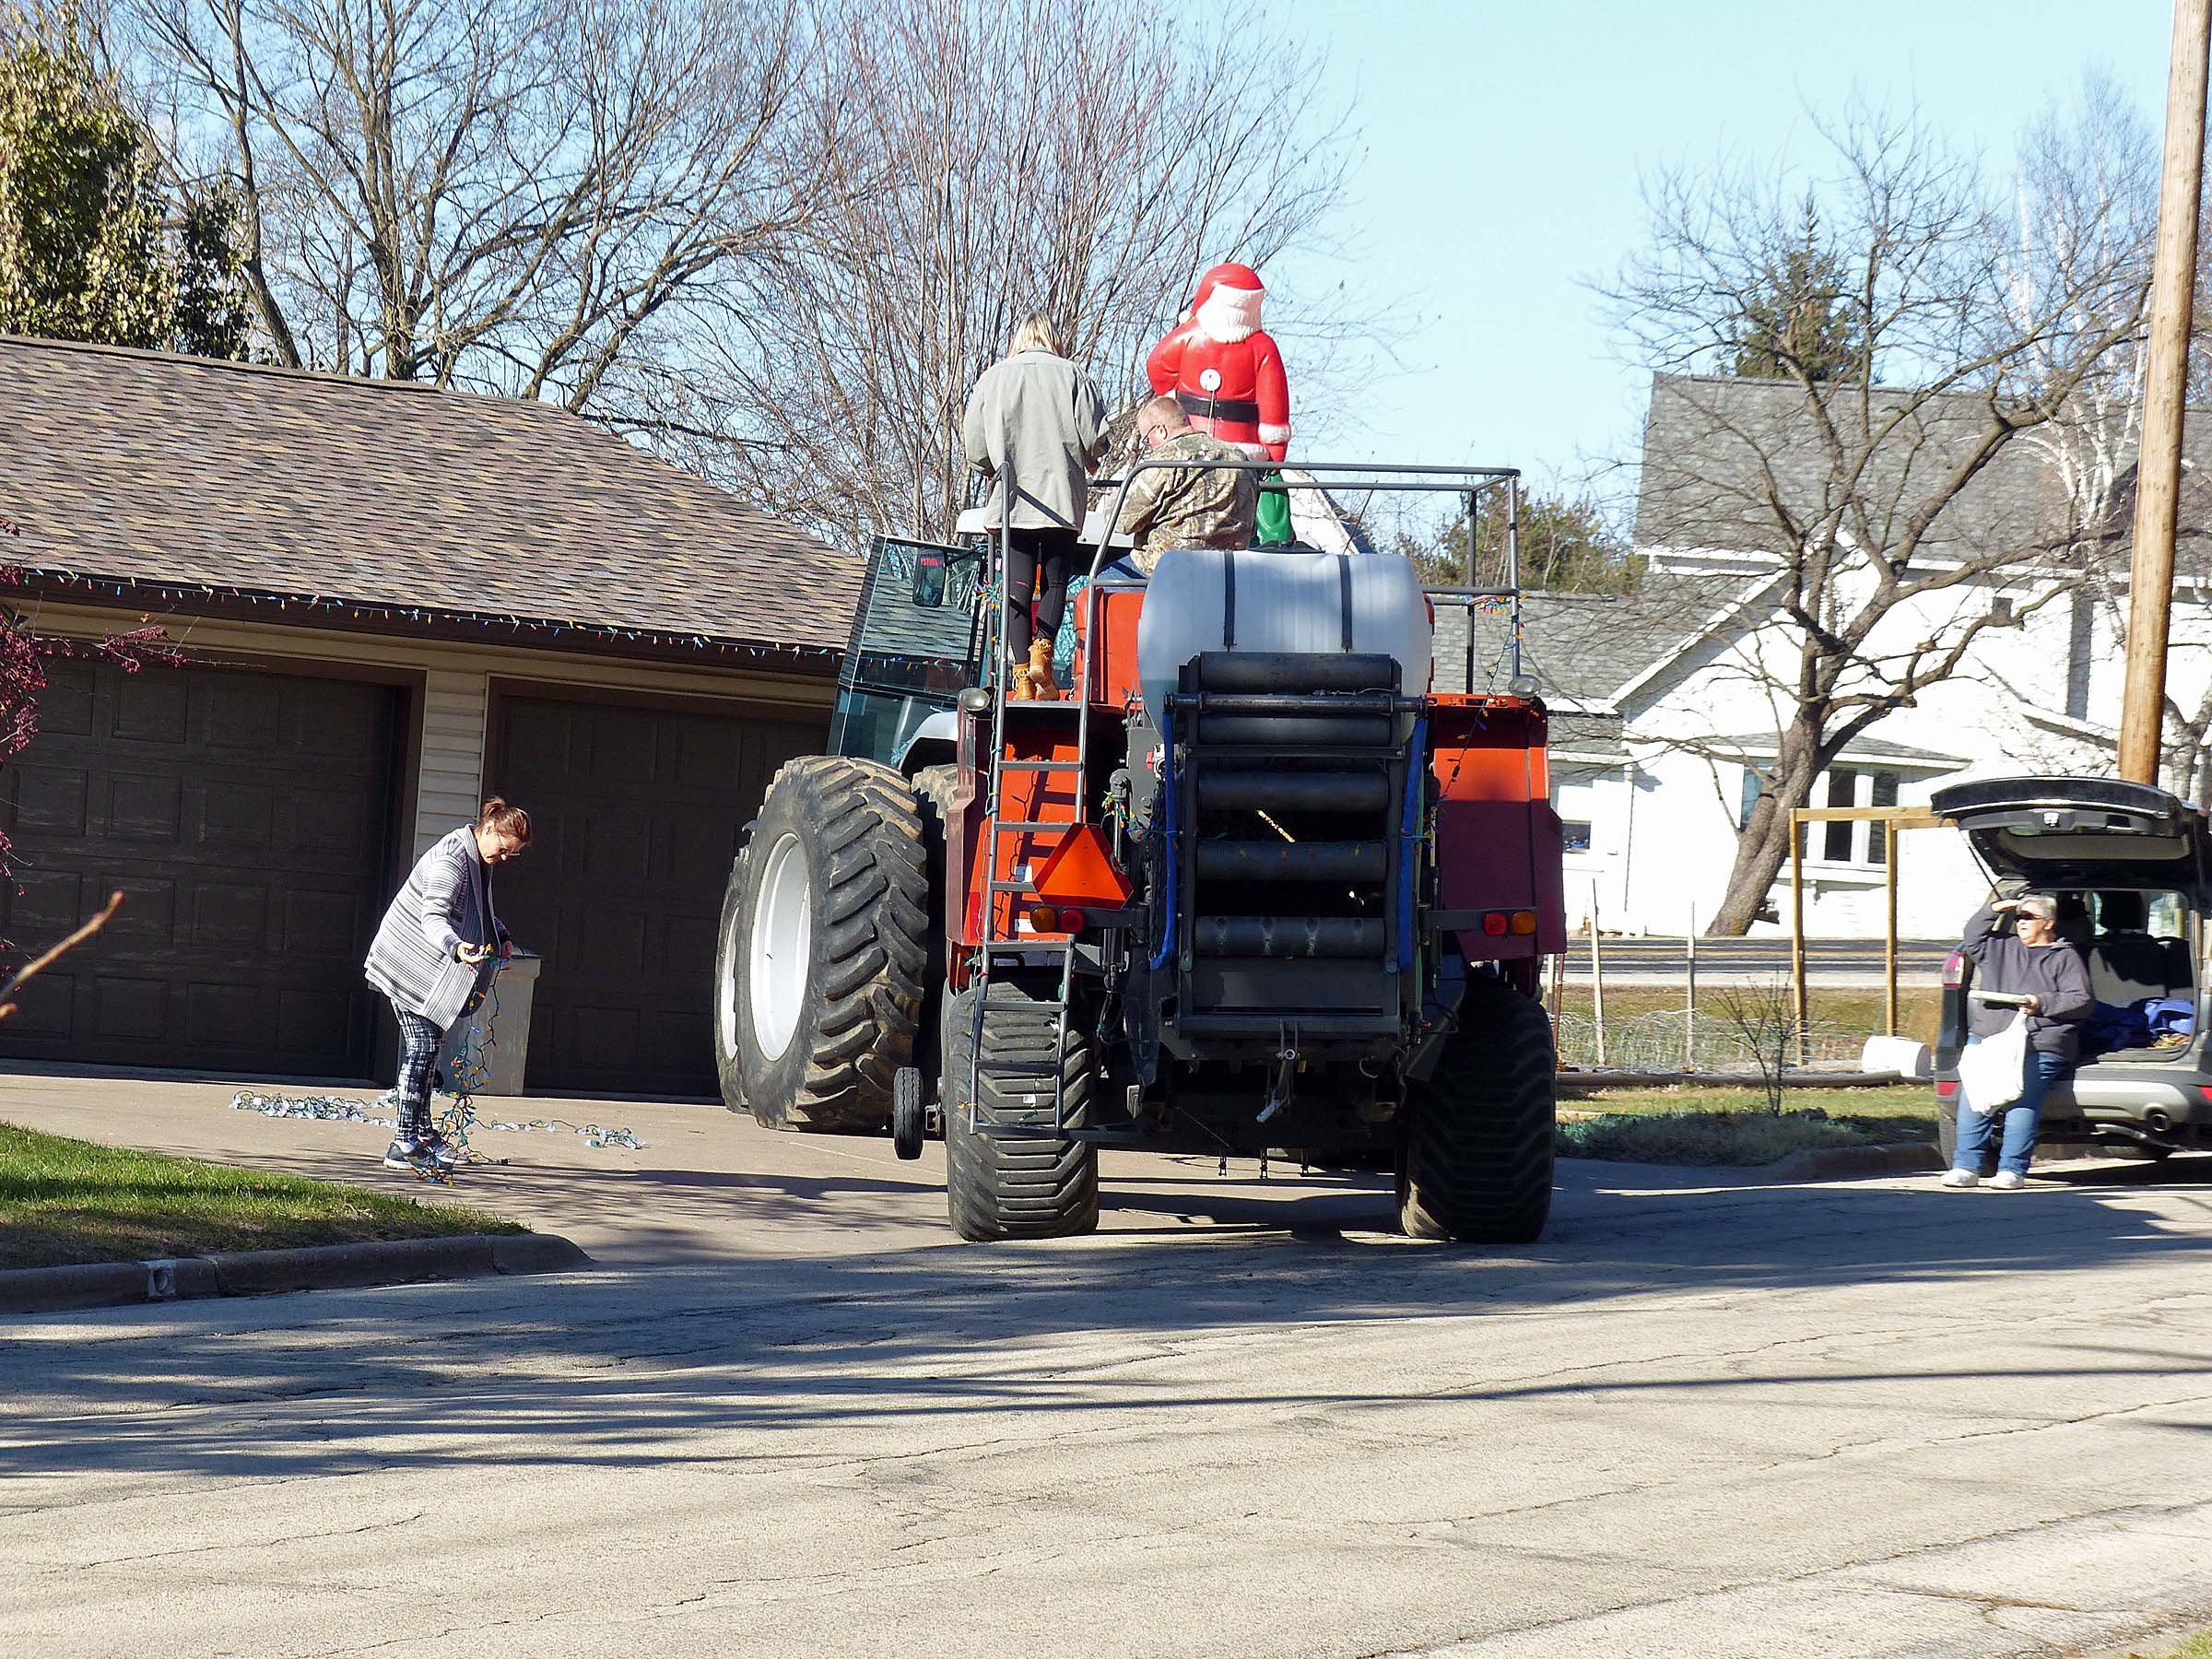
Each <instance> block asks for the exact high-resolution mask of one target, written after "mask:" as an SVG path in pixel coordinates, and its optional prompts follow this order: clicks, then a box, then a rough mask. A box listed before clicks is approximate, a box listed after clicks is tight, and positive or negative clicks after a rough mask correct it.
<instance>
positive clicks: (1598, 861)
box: [1439, 376, 2212, 937]
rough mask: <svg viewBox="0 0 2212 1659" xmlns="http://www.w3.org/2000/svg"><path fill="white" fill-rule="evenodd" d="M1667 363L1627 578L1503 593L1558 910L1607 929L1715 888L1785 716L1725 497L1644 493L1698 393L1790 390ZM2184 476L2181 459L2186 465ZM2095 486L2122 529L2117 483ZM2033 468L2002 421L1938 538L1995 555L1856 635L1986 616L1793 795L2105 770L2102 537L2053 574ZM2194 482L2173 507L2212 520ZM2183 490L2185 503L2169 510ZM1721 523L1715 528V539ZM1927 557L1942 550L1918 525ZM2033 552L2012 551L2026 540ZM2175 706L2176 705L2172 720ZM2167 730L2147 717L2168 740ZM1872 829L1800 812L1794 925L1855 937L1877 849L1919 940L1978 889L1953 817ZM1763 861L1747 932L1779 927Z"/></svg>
mask: <svg viewBox="0 0 2212 1659" xmlns="http://www.w3.org/2000/svg"><path fill="white" fill-rule="evenodd" d="M1679 385H1680V382H1677V381H1675V380H1674V379H1673V378H1672V377H1666V376H1661V377H1658V378H1657V380H1656V381H1655V382H1654V386H1653V413H1652V417H1651V418H1650V420H1649V422H1648V423H1647V426H1646V431H1645V446H1644V480H1645V483H1644V499H1643V501H1642V503H1641V510H1640V512H1639V516H1638V525H1637V535H1636V551H1637V553H1638V555H1639V556H1640V557H1641V559H1642V560H1643V564H1644V575H1643V580H1642V582H1641V587H1640V588H1639V590H1638V592H1636V593H1635V594H1629V595H1622V596H1610V595H1606V596H1600V595H1588V594H1531V595H1528V596H1527V598H1526V600H1525V602H1524V623H1523V661H1524V666H1525V667H1526V668H1527V670H1528V671H1529V672H1530V673H1532V674H1533V675H1534V676H1535V678H1536V680H1537V682H1538V684H1539V686H1540V687H1541V688H1542V694H1543V696H1544V698H1545V700H1546V701H1547V705H1548V706H1549V707H1550V709H1551V711H1552V714H1553V720H1552V736H1551V763H1552V785H1553V801H1554V804H1555V806H1557V808H1558V810H1559V816H1560V818H1561V819H1562V821H1563V822H1564V824H1565V826H1566V834H1567V859H1566V865H1567V896H1568V912H1569V920H1570V922H1571V923H1573V924H1577V925H1581V924H1584V923H1585V922H1586V921H1587V919H1588V918H1589V916H1590V915H1591V914H1592V913H1593V912H1594V913H1595V914H1596V916H1597V918H1598V921H1599V923H1600V924H1601V925H1602V926H1603V927H1605V928H1606V930H1608V931H1614V930H1618V931H1621V932H1625V933H1630V934H1680V933H1682V932H1684V931H1686V930H1687V929H1688V928H1689V927H1691V926H1692V925H1693V924H1695V925H1696V926H1698V927H1700V928H1701V927H1702V926H1703V925H1704V924H1705V923H1706V922H1707V921H1708V920H1709V919H1710V918H1711V917H1712V913H1713V912H1714V910H1715V909H1716V908H1717V907H1718V905H1719V903H1720V900H1721V898H1722V895H1723V893H1724V889H1725V887H1726V884H1727V877H1728V872H1729V869H1730V867H1731V865H1732V864H1733V861H1734V858H1735V843H1736V835H1737V831H1738V830H1739V829H1740V828H1741V826H1742V825H1743V824H1744V822H1745V821H1746V819H1747V816H1748V814H1749V811H1750V809H1751V806H1752V804H1753V803H1754V802H1755V801H1756V800H1757V798H1758V792H1759V787H1760V779H1759V770H1760V767H1761V765H1762V763H1771V759H1772V758H1773V756H1774V754H1775V750H1776V745H1777V741H1778V737H1777V734H1778V733H1779V732H1780V730H1781V728H1782V725H1783V723H1784V720H1785V719H1786V715H1787V706H1786V703H1785V702H1784V701H1783V700H1781V699H1779V698H1778V696H1777V689H1776V688H1778V687H1784V686H1786V685H1787V684H1788V683H1789V682H1790V681H1791V679H1792V678H1793V677H1794V672H1795V638H1794V634H1792V633H1790V632H1788V631H1785V630H1784V629H1783V628H1782V627H1780V626H1779V625H1778V612H1777V606H1776V593H1775V585H1774V584H1775V582H1776V576H1775V561H1774V560H1772V559H1771V558H1762V557H1761V556H1760V555H1759V551H1758V550H1757V548H1756V547H1755V546H1749V545H1746V544H1747V541H1748V538H1736V537H1732V536H1731V535H1729V534H1728V533H1727V532H1728V528H1729V526H1728V525H1727V524H1726V522H1725V520H1726V515H1724V514H1715V515H1713V518H1712V520H1709V521H1707V522H1704V523H1701V524H1700V523H1696V522H1686V515H1685V514H1683V513H1682V512H1679V511H1670V510H1667V508H1666V507H1665V504H1663V503H1661V502H1659V501H1657V500H1654V489H1655V488H1656V487H1657V481H1663V480H1664V479H1665V477H1667V474H1668V467H1669V456H1670V451H1671V452H1673V453H1679V452H1680V451H1682V450H1684V449H1688V448H1689V447H1692V446H1694V445H1696V444H1697V443H1698V442H1700V440H1701V435H1702V433H1703V431H1704V429H1705V428H1704V426H1703V421H1704V420H1705V419H1707V418H1710V417H1709V415H1708V414H1707V413H1706V411H1709V410H1710V407H1711V403H1710V401H1709V400H1710V399H1711V398H1712V397H1714V396H1716V395H1717V396H1720V397H1724V398H1726V399H1728V400H1730V402H1731V406H1732V408H1733V407H1735V406H1748V407H1751V408H1753V409H1754V410H1756V408H1757V406H1759V403H1760V402H1761V400H1767V401H1769V402H1770V404H1771V408H1772V410H1775V411H1779V410H1783V409H1786V407H1787V406H1788V404H1789V402H1790V401H1791V400H1794V398H1795V396H1796V394H1795V392H1794V389H1793V388H1789V387H1785V386H1781V385H1778V384H1776V383H1775V382H1758V381H1737V382H1699V389H1700V392H1701V393H1702V394H1704V399H1705V400H1707V401H1700V403H1698V404H1697V405H1696V406H1694V409H1693V406H1692V405H1691V403H1690V401H1689V400H1688V399H1686V398H1683V397H1680V396H1678V395H1676V393H1677V390H1678V387H1679ZM2190 450H2191V454H2192V457H2193V460H2194V458H2195V457H2197V456H2198V454H2199V453H2200V452H2201V453H2202V456H2203V458H2204V460H2205V461H2206V464H2207V465H2212V434H2207V433H2206V432H2205V431H2204V430H2203V429H2200V428H2198V427H2196V426H2194V425H2193V427H2192V429H2191V442H2190ZM2203 476H2205V475H2203V474H2201V473H2196V472H2194V468H2193V477H2203ZM2125 485H2126V480H2125V479H2124V480H2123V488H2121V489H2120V490H2119V491H2117V492H2116V493H2115V500H2114V503H2113V505H2112V510H2111V516H2112V517H2113V518H2115V519H2117V520H2119V521H2120V522H2121V523H2122V524H2123V526H2124V522H2125V515H2126V514H2128V513H2130V512H2132V490H2130V489H2128V488H2125ZM2057 488H2059V484H2058V480H2057V478H2056V477H2055V469H2054V468H2053V466H2052V465H2051V463H2050V461H2049V458H2048V456H2047V454H2046V453H2045V452H2044V451H2043V450H2042V449H2041V448H2040V447H2038V446H2036V445H2031V444H2030V443H2027V442H2024V441H2019V440H2015V441H2014V442H2013V443H2012V444H2011V445H2010V446H2008V447H2007V448H2006V450H2005V451H2004V452H2002V453H2001V454H2000V458H1999V462H1998V464H1997V465H1994V466H1993V467H1992V468H1991V469H1990V470H1989V473H1988V474H1987V475H1985V477H1983V478H1981V479H1979V480H1977V482H1976V484H1975V485H1974V486H1973V487H1971V488H1970V489H1969V490H1968V491H1966V492H1964V493H1963V494H1962V495H1961V496H1960V498H1959V500H1957V501H1956V502H1955V503H1953V505H1952V506H1951V508H1950V509H1948V510H1947V511H1948V512H1951V513H1954V514H1956V515H1957V521H1958V522H1957V523H1956V524H1952V525H1950V526H1948V533H1949V534H1950V535H1954V536H1960V537H1973V538H1977V539H1978V540H1980V541H1981V542H1982V544H1983V545H1991V546H1994V545H2002V544H2001V541H2000V540H1999V539H1998V538H2002V537H2005V536H2017V537H2018V545H2019V546H2020V547H2021V549H2022V559H2021V562H2020V564H2019V565H2018V567H2012V568H2005V569H2000V570H1997V571H1992V572H1989V573H1988V574H1986V575H1978V576H1976V577H1974V578H1973V579H1972V580H1971V581H1968V582H1962V583H1960V584H1959V585H1958V586H1956V587H1953V588H1949V589H1947V590H1943V591H1941V592H1939V593H1937V594H1932V595H1929V596H1927V597H1926V598H1924V600H1921V601H1918V602H1915V603H1912V604H1908V605H1906V606H1900V609H1899V610H1897V611H1896V612H1893V613H1892V614H1891V615H1890V617H1889V618H1887V619H1886V620H1885V622H1884V623H1883V624H1882V626H1881V629H1879V630H1877V636H1876V639H1875V640H1874V641H1872V642H1871V646H1872V648H1873V649H1875V650H1877V651H1887V650H1889V649H1892V648H1903V647H1905V646H1909V645H1910V643H1911V642H1912V641H1915V640H1917V639H1920V638H1924V637H1929V636H1932V635H1934V634H1935V633H1937V632H1938V631H1940V630H1942V629H1947V628H1948V629H1956V628H1957V627H1958V625H1959V621H1960V619H1961V618H1963V617H1968V616H1986V617H1987V618H1989V619H1990V620H1989V622H1988V624H1987V625H1986V626H1984V627H1983V629H1981V630H1980V631H1979V632H1978V633H1977V634H1976V635H1975V636H1974V638H1973V640H1972V642H1971V648H1970V651H1969V653H1968V656H1967V659H1966V660H1965V662H1964V663H1963V664H1962V665H1961V666H1960V668H1959V672H1958V673H1956V674H1955V675H1953V676H1952V677H1949V678H1947V679H1946V680H1944V681H1942V682H1941V683H1939V684H1936V685H1935V686H1933V687H1931V688H1928V689H1927V690H1925V691H1924V692H1923V693H1921V694H1920V695H1919V696H1918V697H1917V698H1915V699H1914V700H1913V701H1912V703H1911V705H1910V706H1908V707H1905V708H1901V709H1899V710H1897V711H1895V712H1891V713H1889V714H1888V715H1886V716H1885V717H1883V718H1882V719H1881V720H1880V721H1879V722H1878V723H1877V724H1874V725H1873V726H1872V727H1870V728H1869V729H1868V730H1867V731H1866V732H1865V734H1864V735H1861V736H1859V737H1857V738H1855V739H1854V740H1853V741H1852V742H1851V743H1850V744H1849V745H1848V746H1847V747H1845V748H1844V749H1843V751H1842V752H1841V755H1840V756H1838V757H1837V759H1836V760H1835V762H1834V763H1833V764H1832V765H1831V766H1830V769H1829V770H1828V771H1827V772H1826V773H1825V774H1823V776H1822V777H1821V778H1820V780H1819V782H1818V785H1817V787H1816V789H1815V791H1814V796H1813V799H1812V801H1811V802H1809V803H1808V805H1812V806H1890V805H1912V804H1915V803H1922V802H1925V801H1926V800H1927V799H1928V797H1929V795H1930V794H1931V792H1932V791H1934V790H1935V789H1936V788H1937V787H1939V786H1941V785H1943V784H1947V783H1951V782H1959V781H1962V780H1966V779H1971V778H1976V777H1991V776H2003V775H2008V774H2019V773H2025V772H2043V773H2079V774H2090V775H2110V774H2111V772H2112V755H2113V747H2114V741H2115V736H2116V732H2117V727H2118V722H2119V712H2120V696H2121V681H2122V665H2121V640H2120V630H2121V627H2122V624H2123V623H2124V617H2125V610H2126V604H2127V594H2126V586H2125V569H2124V564H2125V549H2124V547H2119V548H2117V550H2116V551H2114V550H2110V549H2108V550H2107V553H2106V556H2105V557H2104V558H2102V559H2100V563H2099V566H2098V568H2097V570H2096V571H2095V572H2094V573H2093V574H2092V575H2091V576H2090V577H2089V578H2088V579H2087V580H2082V579H2067V578H2065V577H2064V576H2062V575H2054V574H2053V568H2052V562H2051V560H2050V559H2048V558H2045V557H2041V555H2040V554H2037V553H2035V550H2036V549H2037V548H2038V547H2039V543H2038V536H2039V531H2038V529H2037V526H2038V525H2039V524H2044V523H2047V522H2048V519H2049V517H2050V515H2051V512H2052V501H2051V496H2052V492H2053V491H2054V490H2056V489H2057ZM2205 493H2206V492H2205V491H2204V489H2203V487H2202V486H2199V485H2193V486H2192V489H2191V492H2190V493H2189V494H2188V495H2187V496H2185V500H2184V520H2185V523H2192V522H2193V523H2195V524H2204V523H2206V522H2208V521H2212V512H2206V506H2207V503H2206V501H2205V500H2200V499H2198V498H2199V497H2200V496H2201V495H2203V494H2205ZM2192 504H2194V512H2192ZM1732 541H1734V542H1735V545H1731V542H1732ZM1930 544H1931V546H1930V550H1929V557H1930V558H1931V559H1940V558H1942V557H1944V546H1945V543H1944V537H1943V536H1941V535H1936V536H1931V538H1930ZM2193 545H2194V547H2196V548H2197V549H2198V550H2196V551H2195V552H2194V555H2192V553H2190V552H2188V551H2185V552H2184V555H2183V559H2182V571H2183V573H2182V577H2181V579H2180V580H2179V581H2178V582H2177V584H2176V590H2175V595H2174V617H2173V624H2172V641H2171V651H2170V655H2169V662H2168V682H2169V683H2168V696H2169V700H2170V701H2171V704H2172V705H2173V707H2174V709H2175V711H2176V712H2179V713H2181V714H2183V715H2191V714H2196V713H2198V712H2200V711H2205V710H2207V709H2212V582H2207V581H2206V560H2205V558H2204V554H2203V552H2202V550H2201V547H2202V543H2201V542H2197V543H2194V544H2193ZM2031 554H2033V555H2034V556H2031ZM1465 627H1466V624H1465V614H1464V613H1457V614H1448V615H1446V616H1445V617H1444V618H1441V621H1440V641H1439V660H1440V669H1441V673H1442V674H1443V675H1444V676H1445V677H1447V679H1448V680H1449V682H1450V683H1453V684H1456V683H1457V678H1458V677H1459V676H1460V675H1461V674H1462V673H1463V672H1464V665H1465V662H1466V660H1467V659H1466V644H1467V635H1466V632H1465ZM1474 631H1475V641H1474V643H1475V651H1474V653H1473V660H1474V675H1473V679H1474V683H1475V685H1476V687H1477V688H1482V687H1483V686H1485V685H1486V684H1494V685H1496V686H1498V687H1500V688H1501V687H1502V685H1503V673H1504V669H1503V666H1502V665H1503V663H1504V661H1505V657H1504V654H1503V650H1504V643H1505V640H1506V629H1505V623H1504V619H1503V618H1502V617H1499V616H1495V615H1493V616H1483V615H1477V616H1476V617H1475V618H1474ZM2175 724H2178V723H2175ZM2172 740H2173V731H2172V730H2170V733H2169V741H2170V744H2171V742H2172ZM2172 759H2173V762H2174V764H2173V769H2172V770H2173V771H2174V773H2175V775H2174V776H2173V777H2172V778H2171V779H2170V784H2171V786H2172V787H2175V788H2177V789H2180V790H2183V791H2184V792H2188V793H2191V794H2193V795H2194V794H2201V792H2202V791H2203V789H2204V787H2205V783H2206V771H2207V768H2206V764H2205V758H2204V757H2203V756H2202V755H2201V754H2200V753H2196V752H2193V751H2191V750H2190V749H2189V748H2188V746H2186V745H2184V746H2183V752H2181V753H2178V754H2175V755H2174V756H2173V757H2172ZM1894 841H1900V842H1901V843H1902V844H1901V845H1899V844H1893V838H1892V837H1891V836H1890V835H1889V834H1888V833H1887V832H1886V831H1885V830H1884V829H1883V828H1882V827H1881V826H1879V825H1873V824H1866V823H1839V824H1821V825H1813V826H1809V827H1808V829H1807V830H1806V850H1805V856H1806V864H1805V877H1806V930H1807V932H1808V933H1811V934H1814V935H1825V936H1834V937H1854V936H1858V937H1864V936H1878V935H1880V933H1881V932H1882V930H1883V922H1884V909H1885V885H1886V880H1887V866H1888V865H1889V864H1890V863H1891V862H1892V861H1895V862H1896V863H1897V875H1898V884H1899V924H1900V931H1901V932H1902V933H1903V934H1904V935H1907V936H1916V937H1940V936H1944V935H1948V934H1950V933H1951V932H1952V931H1953V930H1954V929H1956V928H1957V927H1958V925H1959V923H1960V922H1961V921H1962V920H1963V919H1964V918H1965V916H1966V914H1967V913H1968V912H1970V911H1971V909H1972V908H1973V906H1974V904H1975V903H1976V902H1978V901H1979V899H1980V896H1981V895H1982V893H1983V891H1984V890H1985V888H1986V881H1985V879H1984V878H1983V877H1982V875H1981V874H1980V872H1979V871H1978V870H1977V869H1976V867H1975V865H1974V863H1973V860H1972V858H1971V854H1970V853H1968V851H1967V848H1966V846H1965V843H1964V840H1963V838H1962V837H1960V836H1959V835H1958V834H1957V832H1955V831H1952V830H1941V829H1937V830H1908V831H1905V832H1903V833H1902V834H1901V835H1900V836H1899V837H1896V838H1894ZM1788 903H1789V892H1788V872H1787V867H1786V865H1785V867H1784V870H1783V876H1782V877H1781V878H1780V879H1779V880H1778V881H1777V883H1776V885H1775V887H1774V888H1773V889H1772V892H1771V895H1770V902H1769V905H1768V907H1767V910H1766V912H1765V918H1764V919H1763V920H1762V921H1761V922H1760V923H1759V924H1756V925H1755V928H1754V931H1755V932H1773V931H1777V930H1782V929H1785V928H1786V925H1787V920H1788Z"/></svg>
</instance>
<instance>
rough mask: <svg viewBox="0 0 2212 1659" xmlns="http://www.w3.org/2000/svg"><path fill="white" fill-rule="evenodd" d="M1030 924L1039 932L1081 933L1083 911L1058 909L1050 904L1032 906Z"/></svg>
mask: <svg viewBox="0 0 2212 1659" xmlns="http://www.w3.org/2000/svg"><path fill="white" fill-rule="evenodd" d="M1029 914H1030V926H1031V927H1032V928H1034V929H1035V930H1036V931H1037V932H1039V933H1064V934H1072V933H1081V932H1082V931H1083V912H1081V911H1079V910H1058V909H1055V908H1054V907H1053V906H1052V905H1049V904H1032V905H1030V912H1029Z"/></svg>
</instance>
